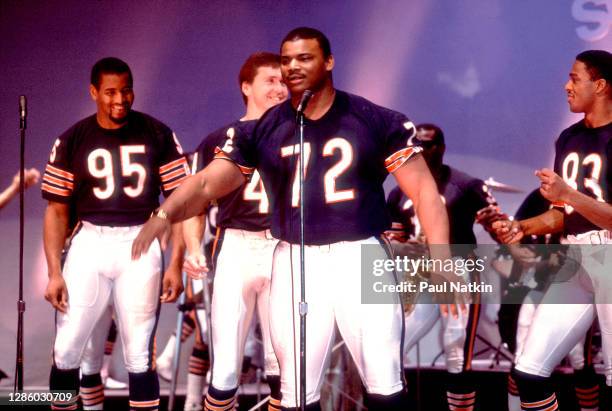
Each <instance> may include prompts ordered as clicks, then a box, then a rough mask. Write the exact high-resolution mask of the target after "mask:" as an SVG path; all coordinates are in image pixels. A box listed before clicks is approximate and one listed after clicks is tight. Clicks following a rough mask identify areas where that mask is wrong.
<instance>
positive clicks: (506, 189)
mask: <svg viewBox="0 0 612 411" xmlns="http://www.w3.org/2000/svg"><path fill="white" fill-rule="evenodd" d="M484 183H485V184H486V185H487V187H489V188H490V189H491V190H495V191H499V192H500V193H522V192H523V190H521V189H520V188H518V187H514V186H511V185H508V184H504V183H502V182H499V181H496V180H495V179H493V177H489V178H487V179H486V180H485V181H484Z"/></svg>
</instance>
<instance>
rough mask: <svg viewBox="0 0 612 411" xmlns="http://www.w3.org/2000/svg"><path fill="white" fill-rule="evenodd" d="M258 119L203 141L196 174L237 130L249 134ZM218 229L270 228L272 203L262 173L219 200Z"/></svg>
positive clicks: (230, 125)
mask: <svg viewBox="0 0 612 411" xmlns="http://www.w3.org/2000/svg"><path fill="white" fill-rule="evenodd" d="M256 124H257V120H250V121H235V122H233V123H232V124H229V125H227V126H225V127H222V128H220V129H218V130H216V131H214V132H213V133H211V134H209V135H208V136H206V137H205V138H204V140H202V142H201V143H200V145H199V146H198V148H197V149H196V153H197V160H198V161H197V164H198V166H197V171H199V170H202V169H203V168H204V167H206V166H207V165H208V164H209V163H210V162H211V161H212V160H213V159H214V157H215V153H216V152H217V151H219V150H220V149H219V147H221V146H223V145H224V144H225V141H226V140H227V139H228V138H233V137H234V136H235V135H236V133H237V130H241V131H240V132H241V133H244V134H246V135H249V134H251V133H252V132H253V128H255V125H256ZM217 205H218V206H219V209H218V211H217V226H219V227H222V228H238V229H241V230H248V231H261V230H266V229H268V228H270V215H269V202H268V196H267V195H266V191H265V189H264V185H263V182H262V181H261V178H260V177H259V173H257V171H255V172H254V173H253V176H252V178H251V179H250V181H249V182H248V183H245V184H244V185H243V186H241V187H240V188H238V189H236V190H234V191H232V192H231V193H229V194H228V195H226V196H224V197H221V198H219V199H218V200H217Z"/></svg>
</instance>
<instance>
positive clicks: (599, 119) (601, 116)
mask: <svg viewBox="0 0 612 411" xmlns="http://www.w3.org/2000/svg"><path fill="white" fill-rule="evenodd" d="M611 122H612V99H610V98H602V99H598V100H596V101H595V103H594V104H593V107H592V108H591V109H589V110H588V111H585V113H584V123H585V124H586V126H587V127H589V128H597V127H602V126H605V125H607V124H610V123H611Z"/></svg>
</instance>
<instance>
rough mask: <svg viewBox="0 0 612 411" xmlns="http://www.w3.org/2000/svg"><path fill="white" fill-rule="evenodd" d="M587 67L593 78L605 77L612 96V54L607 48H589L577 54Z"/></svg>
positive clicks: (577, 57)
mask: <svg viewBox="0 0 612 411" xmlns="http://www.w3.org/2000/svg"><path fill="white" fill-rule="evenodd" d="M576 60H577V61H581V62H582V63H584V65H585V66H586V68H587V71H588V72H589V75H590V76H591V80H593V81H595V80H599V79H604V80H606V82H607V83H608V87H609V88H610V95H611V96H612V54H610V53H609V52H607V51H605V50H587V51H583V52H582V53H580V54H578V55H577V56H576Z"/></svg>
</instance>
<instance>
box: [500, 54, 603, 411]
mask: <svg viewBox="0 0 612 411" xmlns="http://www.w3.org/2000/svg"><path fill="white" fill-rule="evenodd" d="M569 77H570V78H569V80H568V81H567V83H566V84H565V90H566V92H567V97H568V103H569V108H570V111H572V112H573V113H584V118H583V119H582V120H580V121H579V122H577V123H575V124H573V125H572V126H570V127H568V128H567V129H565V130H564V131H563V132H562V133H561V135H560V136H559V138H558V139H557V142H556V145H555V167H554V171H553V170H549V169H546V168H545V169H541V170H538V171H536V175H537V176H538V178H539V179H540V181H541V185H540V192H541V193H542V195H543V196H544V197H545V198H546V199H547V200H549V201H550V202H552V203H553V205H554V206H555V207H554V208H552V209H550V210H549V211H546V212H545V213H543V214H540V215H538V216H536V217H532V218H528V219H525V220H514V221H509V220H507V221H498V222H496V223H494V227H495V228H496V230H498V235H499V236H500V238H501V239H502V240H503V241H504V242H508V243H514V242H518V241H520V240H521V238H523V237H524V236H526V235H532V234H535V235H541V234H547V233H551V232H558V231H560V232H562V235H563V237H562V240H561V241H562V242H563V243H567V244H570V248H569V250H568V253H569V254H568V255H569V256H570V257H571V260H573V261H575V262H577V263H578V264H575V266H576V267H577V268H576V269H575V270H571V272H570V271H569V269H570V268H571V264H566V265H565V266H564V267H562V268H561V269H560V271H559V273H558V274H557V278H556V279H555V280H553V283H552V284H551V285H550V286H549V287H548V289H547V291H546V293H545V295H544V297H543V300H542V303H541V304H540V305H539V306H538V308H537V309H536V312H535V315H534V318H533V322H532V324H531V327H530V329H529V333H528V335H527V337H526V340H525V343H524V345H523V349H522V351H521V352H519V353H518V357H517V359H516V367H515V371H514V379H515V381H516V383H517V386H518V389H519V392H520V397H521V403H522V407H523V408H525V409H538V410H539V409H547V410H555V409H557V408H558V404H557V399H556V395H555V392H554V389H553V387H551V386H550V384H549V377H550V375H551V373H552V371H553V369H554V368H555V367H556V366H557V364H558V363H559V362H560V361H561V360H562V359H563V357H565V356H566V355H567V354H568V353H569V352H570V350H571V349H572V348H573V347H574V346H575V345H576V343H578V342H579V341H580V339H582V338H583V336H584V335H585V334H586V332H587V330H588V328H589V327H590V326H591V323H592V322H593V320H594V318H595V316H596V315H597V317H598V321H599V325H600V329H601V336H602V349H603V353H604V367H605V374H606V383H607V387H608V392H609V391H610V390H611V387H612V304H610V303H611V302H612V301H610V300H611V298H612V276H610V263H611V262H612V251H611V248H610V246H609V244H611V243H612V235H611V232H610V230H612V205H610V199H611V194H612V191H611V190H612V181H611V178H612V168H611V167H610V163H609V161H610V155H611V154H612V54H610V53H609V52H607V51H603V50H588V51H585V52H582V53H580V54H578V56H576V61H575V62H574V64H573V66H572V68H571V71H570V75H569ZM572 245H573V246H572ZM579 245H583V246H579ZM585 245H588V246H585ZM568 260H569V259H568ZM564 268H566V269H565V270H564ZM561 274H566V275H561ZM560 298H562V299H561V300H560ZM570 299H571V302H572V304H558V303H560V302H563V301H567V300H570ZM554 303H557V304H554Z"/></svg>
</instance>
